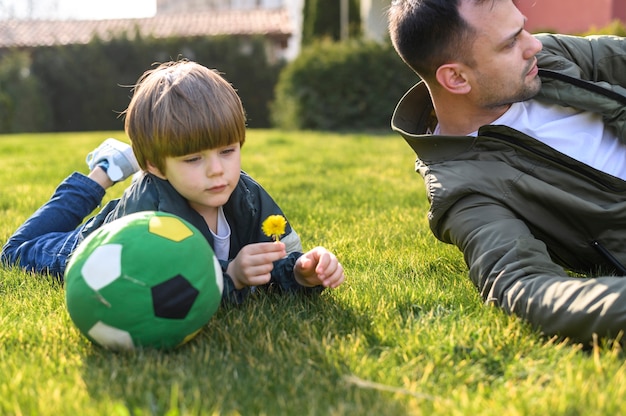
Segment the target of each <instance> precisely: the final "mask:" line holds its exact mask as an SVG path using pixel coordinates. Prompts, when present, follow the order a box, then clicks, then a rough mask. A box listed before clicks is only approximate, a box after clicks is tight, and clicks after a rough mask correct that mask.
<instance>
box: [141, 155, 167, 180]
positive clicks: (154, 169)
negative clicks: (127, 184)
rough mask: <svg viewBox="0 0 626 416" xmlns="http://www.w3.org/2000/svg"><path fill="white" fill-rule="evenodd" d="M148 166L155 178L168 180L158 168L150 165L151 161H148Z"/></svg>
mask: <svg viewBox="0 0 626 416" xmlns="http://www.w3.org/2000/svg"><path fill="white" fill-rule="evenodd" d="M146 166H148V169H147V171H148V172H150V173H151V174H153V175H154V176H156V177H157V178H160V179H164V180H166V179H167V178H166V177H165V175H164V174H163V173H162V172H161V170H160V169H159V168H157V167H156V166H154V165H153V164H152V163H150V161H148V160H146Z"/></svg>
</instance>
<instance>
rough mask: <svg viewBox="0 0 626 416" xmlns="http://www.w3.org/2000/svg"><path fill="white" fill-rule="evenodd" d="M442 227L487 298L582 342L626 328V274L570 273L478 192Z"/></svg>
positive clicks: (523, 227)
mask: <svg viewBox="0 0 626 416" xmlns="http://www.w3.org/2000/svg"><path fill="white" fill-rule="evenodd" d="M441 227H442V228H441V232H442V234H441V236H442V237H443V239H444V240H445V241H450V242H452V243H453V244H455V245H456V246H457V247H458V248H459V249H460V250H461V251H462V252H463V254H464V256H465V261H466V263H467V265H468V267H469V272H470V277H471V279H472V281H473V282H474V284H476V286H477V287H478V289H479V291H480V293H481V296H482V297H483V299H484V300H485V301H486V302H487V303H493V304H496V305H497V306H499V307H501V308H502V309H504V310H505V311H506V312H508V313H512V314H515V315H518V316H520V317H522V318H524V319H526V320H527V321H529V322H530V323H531V324H532V325H533V326H535V327H538V328H540V329H541V330H542V331H543V332H544V333H545V334H548V335H556V334H558V335H561V336H565V337H569V338H571V339H573V340H575V341H579V342H589V341H590V340H591V339H592V334H594V333H597V334H598V335H600V336H616V335H617V334H618V332H619V331H626V279H623V278H615V277H598V278H575V277H569V276H568V274H567V273H566V272H565V271H564V270H563V269H562V268H561V267H560V266H559V265H557V264H555V263H554V262H553V261H552V260H551V258H550V255H549V253H548V250H547V248H546V246H545V244H544V243H543V242H542V241H540V240H538V239H536V238H535V237H534V236H533V235H532V234H531V232H530V230H529V229H528V227H527V226H526V225H525V223H524V222H523V221H522V220H521V219H520V218H518V217H517V216H516V215H515V214H514V213H513V212H511V211H510V210H509V209H507V208H506V207H504V206H502V205H500V204H498V203H496V202H495V201H493V200H492V199H490V198H487V197H484V196H481V195H474V196H469V197H466V198H464V199H462V200H460V201H459V202H457V203H456V204H455V205H454V206H453V207H452V208H451V209H450V210H449V212H448V213H447V215H446V217H445V218H444V219H443V220H442V223H441Z"/></svg>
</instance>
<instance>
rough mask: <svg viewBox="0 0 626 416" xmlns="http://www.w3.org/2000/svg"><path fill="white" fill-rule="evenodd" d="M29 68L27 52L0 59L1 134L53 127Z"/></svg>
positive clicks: (14, 53)
mask: <svg viewBox="0 0 626 416" xmlns="http://www.w3.org/2000/svg"><path fill="white" fill-rule="evenodd" d="M30 68H31V61H30V56H29V55H28V53H26V52H21V51H14V52H12V53H9V54H7V55H6V56H4V57H2V59H0V131H1V132H7V133H17V132H34V131H42V130H47V129H49V128H50V127H51V125H52V116H51V112H50V111H49V108H48V106H46V105H45V104H44V102H43V100H42V94H41V86H40V83H39V80H38V79H37V78H36V77H35V76H33V74H32V72H31V70H30Z"/></svg>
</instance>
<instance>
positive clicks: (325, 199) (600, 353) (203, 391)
mask: <svg viewBox="0 0 626 416" xmlns="http://www.w3.org/2000/svg"><path fill="white" fill-rule="evenodd" d="M109 136H114V137H117V138H119V139H122V140H125V137H124V135H123V133H121V132H100V133H71V134H46V135H27V134H26V135H10V136H9V135H7V136H0V162H1V163H2V166H3V169H1V170H0V179H1V180H2V181H1V183H3V184H4V185H3V186H2V187H0V210H1V211H2V219H3V220H2V222H0V237H1V238H2V239H3V241H6V239H7V238H8V237H9V236H10V235H11V233H12V232H13V231H14V230H15V229H16V228H17V227H18V226H19V225H20V224H21V223H22V222H23V221H24V220H25V219H26V218H27V217H28V216H29V215H30V214H31V213H32V212H33V211H34V210H35V209H36V208H37V207H39V205H40V204H42V203H43V202H45V201H46V200H47V199H48V197H49V196H50V195H51V194H52V192H53V190H54V188H55V186H56V185H57V184H58V183H59V182H60V181H61V180H62V179H63V178H64V177H65V176H67V175H68V174H69V173H71V172H72V171H74V170H78V171H81V172H85V171H86V165H85V163H84V157H85V155H86V154H87V153H88V152H89V151H90V150H92V149H93V148H94V147H95V146H96V145H98V144H99V143H100V142H101V141H102V140H103V139H104V138H106V137H109ZM242 151H243V163H242V165H243V169H244V170H246V171H247V172H248V173H250V174H251V175H252V176H253V177H254V178H256V179H257V180H258V181H259V182H260V183H261V184H262V185H263V186H264V187H265V188H266V189H267V190H268V191H269V192H270V194H272V195H273V196H274V198H275V199H276V201H277V202H278V203H279V205H281V206H282V208H283V209H284V211H285V213H286V215H287V219H288V221H289V222H290V223H291V225H292V226H293V227H294V229H295V230H296V231H297V232H298V233H299V234H300V236H301V238H302V241H303V244H304V246H305V249H308V248H311V247H313V246H315V245H323V246H325V247H327V248H329V249H331V250H332V251H334V252H335V253H336V254H337V256H338V257H339V259H340V261H341V262H342V264H343V265H344V267H345V269H346V276H347V281H346V283H345V285H343V286H341V287H340V288H339V289H337V290H335V291H325V292H324V293H322V295H321V296H320V297H317V298H303V297H296V296H287V297H284V296H282V297H281V296H278V295H277V294H273V293H268V294H259V295H256V296H255V298H254V299H252V300H251V301H250V302H248V303H246V304H244V305H241V306H239V307H226V308H221V309H220V310H218V312H217V313H216V315H215V316H214V317H213V318H212V319H211V321H210V322H209V323H208V324H207V325H206V327H205V328H204V329H203V331H202V332H201V333H200V334H199V335H198V337H196V338H195V339H194V340H192V341H191V342H190V343H188V344H186V345H184V346H183V347H181V348H179V349H177V350H175V351H172V352H159V351H153V350H138V351H135V352H132V353H112V352H109V351H106V350H102V349H100V348H97V347H94V346H92V345H91V344H90V343H89V341H87V339H86V338H84V337H83V336H82V335H81V334H80V333H79V332H78V330H77V329H76V328H75V327H74V326H73V324H72V322H71V320H70V318H69V315H68V314H67V311H66V309H65V298H64V292H63V288H62V286H61V285H59V284H57V283H55V282H54V281H51V280H49V279H46V278H44V277H41V276H39V277H36V276H32V275H30V274H28V273H26V272H23V271H20V270H15V269H10V268H5V269H2V270H0V296H1V300H0V414H7V415H9V414H10V415H14V414H15V415H17V414H37V415H58V414H63V415H65V414H80V415H165V414H168V415H198V414H208V415H211V414H224V415H238V414H241V415H253V414H254V415H256V414H265V415H276V414H280V415H282V414H286V415H355V414H358V415H365V414H367V415H494V416H502V415H507V416H508V415H565V414H567V415H583V414H620V413H622V407H623V406H622V402H623V400H622V397H623V396H624V394H625V393H626V368H625V366H624V354H623V352H622V351H621V349H620V348H619V347H617V346H613V345H599V346H598V347H597V348H596V349H595V350H593V351H583V350H581V348H580V347H579V346H577V345H571V344H567V343H562V342H558V341H556V340H549V339H545V338H543V337H541V336H540V335H539V334H538V333H537V332H536V331H535V330H534V329H533V328H531V327H529V326H528V325H527V324H526V323H524V322H522V321H520V320H519V319H517V318H515V317H511V316H506V315H504V314H503V313H502V312H501V311H499V310H498V309H495V308H492V307H487V306H485V305H483V303H482V301H481V299H480V298H479V296H478V293H477V291H476V289H475V288H474V287H473V286H472V283H471V282H470V281H469V279H468V277H467V270H466V266H465V264H464V262H463V258H462V256H461V254H460V253H459V252H458V251H457V250H456V249H455V248H454V247H451V246H448V245H444V244H442V243H441V242H438V241H436V240H435V239H434V238H433V237H432V235H431V233H430V230H429V229H428V223H427V221H426V211H427V208H428V203H427V200H426V196H425V192H424V187H423V185H422V182H421V178H419V177H418V175H417V174H416V173H415V172H414V171H413V165H414V154H413V153H412V151H411V150H410V148H409V147H408V146H407V145H406V144H405V143H404V142H403V141H402V139H400V138H399V137H397V136H395V135H392V134H389V135H376V136H374V135H371V136H370V135H367V134H334V133H317V132H282V131H275V130H251V131H249V133H248V137H247V141H246V144H245V145H244V147H243V150H242ZM122 191H123V185H117V186H115V187H114V188H113V189H112V190H111V191H110V192H109V194H108V196H107V199H110V198H114V197H117V196H119V195H120V194H121V192H122Z"/></svg>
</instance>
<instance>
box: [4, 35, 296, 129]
mask: <svg viewBox="0 0 626 416" xmlns="http://www.w3.org/2000/svg"><path fill="white" fill-rule="evenodd" d="M179 58H187V59H191V60H194V61H197V62H199V63H201V64H203V65H205V66H207V67H209V68H215V69H217V70H218V71H220V72H221V73H222V74H223V75H224V77H225V78H226V79H227V80H228V81H229V82H231V83H232V84H233V86H234V87H235V88H236V89H237V90H238V92H239V95H240V97H241V99H242V101H243V104H244V108H245V109H246V112H247V115H248V124H249V125H250V126H251V127H268V126H269V123H270V122H269V109H268V108H269V102H270V101H271V100H272V99H273V93H274V92H273V91H274V86H275V84H276V82H277V79H278V74H279V72H280V70H281V69H282V67H283V65H284V63H283V62H282V61H278V62H274V61H273V60H272V59H270V57H268V56H267V55H266V51H265V41H264V40H263V39H262V38H261V37H250V38H237V37H200V38H177V37H173V38H167V39H155V38H152V37H141V36H139V34H124V35H121V36H119V37H117V38H114V39H112V40H108V41H104V40H101V39H99V38H94V39H93V40H92V41H91V42H90V43H89V44H87V45H68V46H54V47H41V48H36V49H34V50H32V51H31V52H30V53H27V52H14V53H10V54H6V55H4V56H2V57H0V87H2V88H0V90H1V91H2V92H1V93H0V109H2V110H4V111H2V116H0V132H23V131H92V130H110V129H114V130H119V129H120V128H122V127H123V122H122V120H121V118H120V117H119V115H120V113H121V112H123V111H124V109H125V108H126V107H127V105H128V102H129V100H130V96H131V94H132V91H131V86H132V85H134V84H135V83H136V81H137V79H138V78H139V76H140V75H141V74H142V73H143V72H144V71H146V70H147V69H150V68H151V67H152V65H153V64H154V63H156V62H164V61H168V60H174V59H179ZM251 68H252V70H251ZM24 74H27V76H25V75H24Z"/></svg>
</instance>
